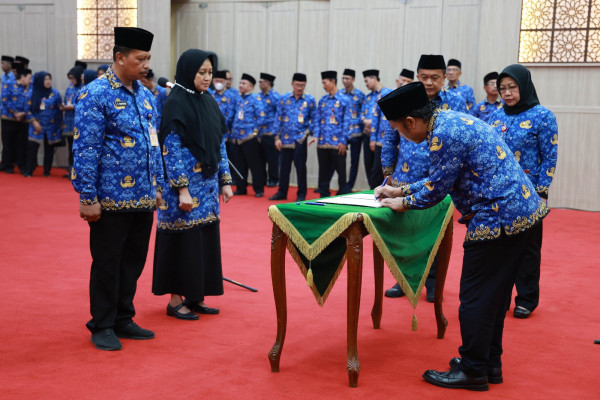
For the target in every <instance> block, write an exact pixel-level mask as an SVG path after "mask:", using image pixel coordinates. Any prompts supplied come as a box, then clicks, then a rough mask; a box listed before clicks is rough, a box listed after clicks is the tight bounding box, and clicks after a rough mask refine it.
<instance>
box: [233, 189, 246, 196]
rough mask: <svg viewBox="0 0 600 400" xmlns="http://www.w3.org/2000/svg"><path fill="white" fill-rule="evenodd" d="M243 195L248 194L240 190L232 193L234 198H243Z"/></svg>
mask: <svg viewBox="0 0 600 400" xmlns="http://www.w3.org/2000/svg"><path fill="white" fill-rule="evenodd" d="M245 194H248V192H247V191H245V190H240V189H236V191H235V192H233V195H234V196H243V195H245Z"/></svg>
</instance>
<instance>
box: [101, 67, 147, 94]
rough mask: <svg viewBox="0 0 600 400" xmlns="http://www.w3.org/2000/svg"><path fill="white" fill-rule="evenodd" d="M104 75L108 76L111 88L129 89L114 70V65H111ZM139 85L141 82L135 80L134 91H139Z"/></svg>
mask: <svg viewBox="0 0 600 400" xmlns="http://www.w3.org/2000/svg"><path fill="white" fill-rule="evenodd" d="M103 76H104V77H106V79H107V80H108V83H109V84H110V87H111V88H113V89H118V88H120V87H123V88H125V89H127V88H126V87H125V85H123V82H121V80H120V79H119V77H118V76H117V75H116V74H115V71H113V69H112V67H109V68H108V70H107V71H106V72H105V73H104V75H103ZM139 85H140V83H139V82H138V81H133V83H132V86H133V91H134V92H137V90H138V87H139ZM127 90H129V89H127Z"/></svg>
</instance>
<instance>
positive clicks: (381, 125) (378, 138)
mask: <svg viewBox="0 0 600 400" xmlns="http://www.w3.org/2000/svg"><path fill="white" fill-rule="evenodd" d="M390 92H391V89H388V88H381V89H379V90H378V91H376V90H374V91H372V92H371V93H369V94H368V95H367V96H366V97H365V101H364V103H363V108H362V113H361V114H362V117H361V121H363V120H365V119H370V120H371V131H370V133H369V136H370V141H371V142H376V144H377V145H378V146H382V145H383V138H384V136H385V133H386V132H387V131H391V130H392V129H391V127H390V124H389V122H388V121H387V119H386V118H385V115H383V113H382V112H381V109H380V108H379V105H377V102H378V101H379V100H380V99H381V98H382V97H383V96H385V95H386V94H388V93H390Z"/></svg>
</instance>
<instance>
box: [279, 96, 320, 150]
mask: <svg viewBox="0 0 600 400" xmlns="http://www.w3.org/2000/svg"><path fill="white" fill-rule="evenodd" d="M319 122H320V121H319V112H318V110H317V103H316V102H315V98H314V97H312V96H311V95H309V94H303V95H302V96H300V97H298V98H297V99H296V97H295V96H294V93H293V92H289V93H286V94H284V95H282V96H281V98H280V100H279V105H278V106H277V117H276V118H275V125H274V127H273V131H274V132H275V137H276V138H278V139H279V140H281V144H282V147H283V148H286V149H293V148H294V147H296V143H303V142H304V141H305V140H306V137H307V136H308V135H314V136H317V137H318V135H319Z"/></svg>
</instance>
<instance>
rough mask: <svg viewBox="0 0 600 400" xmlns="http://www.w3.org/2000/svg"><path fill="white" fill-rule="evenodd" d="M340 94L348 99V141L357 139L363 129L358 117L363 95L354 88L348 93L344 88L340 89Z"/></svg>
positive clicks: (363, 98)
mask: <svg viewBox="0 0 600 400" xmlns="http://www.w3.org/2000/svg"><path fill="white" fill-rule="evenodd" d="M340 93H341V94H343V95H345V96H346V98H347V99H348V107H349V109H350V121H349V126H348V129H349V134H350V139H352V138H355V137H359V136H361V135H362V128H363V125H362V121H361V118H360V117H361V111H362V106H363V102H364V100H365V94H364V93H363V92H361V91H360V90H358V89H356V88H354V89H352V91H351V92H349V93H348V92H346V88H344V89H340Z"/></svg>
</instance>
